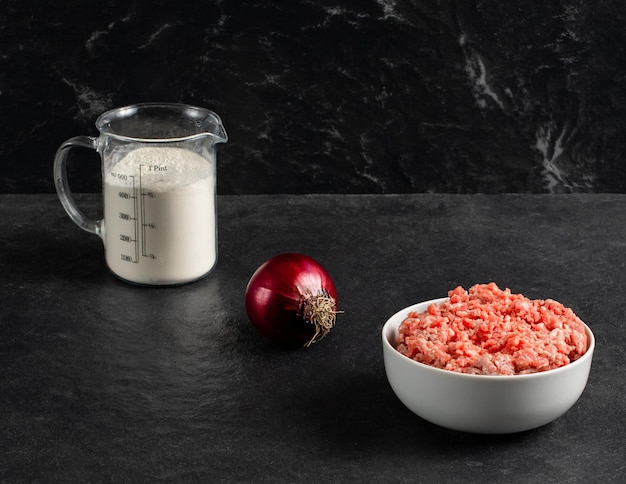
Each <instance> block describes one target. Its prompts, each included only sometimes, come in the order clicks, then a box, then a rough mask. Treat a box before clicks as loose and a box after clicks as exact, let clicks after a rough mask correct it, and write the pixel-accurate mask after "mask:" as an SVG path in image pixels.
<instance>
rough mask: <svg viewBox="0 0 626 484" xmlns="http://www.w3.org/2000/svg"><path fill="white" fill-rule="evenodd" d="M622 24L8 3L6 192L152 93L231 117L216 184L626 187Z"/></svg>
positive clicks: (254, 7)
mask: <svg viewBox="0 0 626 484" xmlns="http://www.w3.org/2000/svg"><path fill="white" fill-rule="evenodd" d="M624 25H626V4H624V2H622V1H621V0H608V1H598V2H595V1H594V2H589V1H585V0H547V1H541V2H537V1H530V0H521V1H517V2H500V1H495V0H493V1H478V2H472V1H464V0H457V1H455V0H441V1H425V0H345V1H337V0H282V1H281V0H230V1H228V0H222V1H220V0H209V1H194V2H181V1H177V2H165V1H148V0H104V1H100V2H91V1H84V0H71V1H68V0H64V1H61V0H60V1H58V2H43V1H35V0H0V166H1V172H2V176H1V177H0V192H1V193H24V192H52V191H54V187H53V182H52V174H51V170H52V160H53V157H54V152H55V150H56V148H57V147H58V145H59V144H60V143H61V142H63V141H64V140H65V139H67V138H69V137H71V136H75V135H79V134H86V135H96V134H97V132H96V130H95V127H94V124H93V123H94V121H95V118H96V117H97V116H98V114H100V113H101V112H103V111H105V110H107V109H110V108H113V107H117V106H121V105H125V104H130V103H136V102H143V101H168V102H185V103H190V104H197V105H200V106H204V107H207V108H209V109H212V110H214V111H216V112H217V113H218V114H220V115H221V116H222V118H223V120H224V124H225V126H226V129H227V131H228V134H229V136H230V141H229V143H228V144H227V145H221V146H220V148H219V160H218V173H219V181H218V185H219V193H222V194H239V193H310V192H315V193H400V192H451V193H477V192H479V193H496V192H535V193H544V192H580V191H585V192H626V164H625V163H624V157H625V155H626V145H625V142H624V135H623V133H622V126H623V125H624V124H625V121H626V102H625V99H626V51H625V47H624V45H625V40H626V29H625V28H624ZM74 158H80V159H75V160H73V163H72V164H73V168H72V172H71V177H72V185H73V187H74V190H75V191H98V190H99V184H100V181H99V174H98V161H97V157H96V155H95V153H89V152H87V153H82V152H81V153H80V154H79V155H78V156H76V157H74Z"/></svg>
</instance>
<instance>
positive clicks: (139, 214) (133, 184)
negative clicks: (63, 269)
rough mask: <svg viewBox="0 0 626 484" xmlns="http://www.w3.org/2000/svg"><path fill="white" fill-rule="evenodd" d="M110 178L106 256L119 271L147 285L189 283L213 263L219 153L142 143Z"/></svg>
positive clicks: (107, 176)
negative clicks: (209, 155)
mask: <svg viewBox="0 0 626 484" xmlns="http://www.w3.org/2000/svg"><path fill="white" fill-rule="evenodd" d="M103 178H104V247H105V256H106V262H107V265H108V266H109V268H110V269H111V270H112V271H113V272H114V273H115V274H117V275H118V276H119V277H121V278H123V279H126V280H128V281H132V282H137V283H140V284H181V283H184V282H189V281H193V280H195V279H198V278H200V277H202V276H203V275H205V274H206V273H207V272H209V271H210V270H211V269H212V268H213V266H214V265H215V261H216V257H217V246H216V226H215V222H216V221H215V215H216V212H215V160H214V159H205V158H203V157H202V156H200V155H198V154H196V153H194V152H192V151H189V150H187V149H183V148H174V147H142V148H137V149H135V150H133V151H131V152H129V153H128V154H127V155H125V156H124V157H123V158H122V159H121V160H120V161H119V162H118V163H117V164H115V165H114V166H113V167H111V168H110V169H108V171H107V172H106V173H104V175H103Z"/></svg>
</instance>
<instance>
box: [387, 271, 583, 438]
mask: <svg viewBox="0 0 626 484" xmlns="http://www.w3.org/2000/svg"><path fill="white" fill-rule="evenodd" d="M381 333H382V334H381V336H382V346H383V359H384V365H385V373H386V375H387V380H388V381H389V385H390V386H391V389H392V390H393V392H394V393H395V394H396V396H397V397H398V399H399V400H400V401H401V402H402V403H403V404H404V405H405V406H406V407H407V408H408V409H409V410H411V411H412V412H413V413H415V414H416V415H418V416H419V417H422V418H424V419H425V420H428V421H430V422H432V423H434V424H437V425H441V426H443V427H447V428H450V429H454V430H460V431H464V432H473V433H488V434H503V433H513V432H522V431H525V430H530V429H533V428H536V427H540V426H542V425H546V424H548V423H549V422H552V421H553V420H555V419H557V418H559V417H560V416H562V415H563V414H564V413H566V412H567V410H569V409H570V408H571V407H572V406H573V405H574V404H575V403H576V402H577V401H578V399H579V397H580V396H581V395H582V393H583V390H584V389H585V386H586V385H587V380H588V377H589V374H590V370H591V362H592V358H593V353H594V349H595V339H594V336H593V332H592V331H591V329H590V328H589V327H588V326H587V325H586V324H585V323H583V322H582V321H581V320H580V319H579V318H578V317H577V316H576V315H574V313H573V312H572V311H571V310H570V309H567V308H565V307H563V305H562V304H559V303H558V302H556V301H553V300H550V299H545V300H537V301H531V300H529V299H527V298H525V297H524V296H521V295H519V294H512V293H511V291H509V290H508V289H505V290H501V289H499V288H498V286H497V285H496V284H494V283H490V284H480V285H477V286H473V287H472V288H470V289H469V290H467V291H465V290H464V289H463V288H456V289H453V290H452V291H450V292H449V293H448V297H444V298H439V299H433V300H430V301H423V302H419V303H416V304H413V305H411V306H409V307H406V308H404V309H402V310H400V311H397V312H396V313H395V314H394V315H392V316H391V317H390V318H389V319H388V320H387V321H386V322H385V324H384V325H383V327H382V332H381ZM405 353H406V354H405Z"/></svg>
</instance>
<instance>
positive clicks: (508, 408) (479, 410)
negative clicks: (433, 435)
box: [382, 298, 595, 434]
mask: <svg viewBox="0 0 626 484" xmlns="http://www.w3.org/2000/svg"><path fill="white" fill-rule="evenodd" d="M445 300H446V298H441V299H433V300H431V301H425V302H422V303H419V304H415V305H413V306H409V307H407V308H405V309H402V310H401V311H398V312H397V313H396V314H394V315H393V316H392V317H391V318H389V320H388V321H387V322H386V323H385V325H384V326H383V330H382V340H383V357H384V362H385V371H386V372H387V379H388V380H389V384H390V385H391V388H392V389H393V391H394V392H395V394H396V395H397V396H398V398H399V399H400V401H401V402H402V403H403V404H404V405H405V406H406V407H407V408H409V410H411V411H412V412H414V413H415V414H417V415H419V416H420V417H422V418H424V419H425V420H428V421H430V422H432V423H434V424H437V425H440V426H442V427H447V428H450V429H454V430H460V431H464V432H472V433H481V434H507V433H513V432H521V431H524V430H530V429H533V428H536V427H540V426H542V425H545V424H547V423H549V422H552V421H553V420H555V419H556V418H558V417H560V416H561V415H563V414H564V413H565V412H566V411H567V410H569V409H570V408H571V407H572V405H574V403H576V401H577V400H578V398H579V397H580V395H581V394H582V392H583V390H584V388H585V385H586V384H587V378H588V377H589V371H590V369H591V359H592V357H593V350H594V348H595V339H594V336H593V333H592V332H591V330H590V329H589V327H587V326H586V325H585V329H586V331H587V337H588V341H589V346H588V349H587V352H586V353H585V354H584V355H583V356H582V357H581V358H579V359H578V360H576V361H574V362H573V363H570V364H568V365H565V366H562V367H560V368H557V369H554V370H548V371H544V372H540V373H532V374H528V375H511V376H504V375H469V374H463V373H458V372H453V371H449V370H441V369H439V368H434V367H431V366H428V365H425V364H423V363H418V362H417V361H414V360H412V359H410V358H408V357H406V356H404V355H403V354H401V353H399V352H398V351H397V350H396V348H395V347H396V339H397V334H398V328H399V326H400V324H401V323H402V321H403V320H404V319H405V318H406V316H407V314H408V313H409V312H411V311H417V312H422V311H425V310H426V308H428V306H429V305H430V304H431V303H439V302H441V301H445Z"/></svg>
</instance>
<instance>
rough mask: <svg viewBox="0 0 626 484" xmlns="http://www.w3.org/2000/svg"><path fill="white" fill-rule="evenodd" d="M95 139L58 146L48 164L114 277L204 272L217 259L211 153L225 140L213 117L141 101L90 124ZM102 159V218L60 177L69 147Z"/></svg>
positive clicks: (152, 281) (148, 279)
mask: <svg viewBox="0 0 626 484" xmlns="http://www.w3.org/2000/svg"><path fill="white" fill-rule="evenodd" d="M96 127H97V128H98V130H99V132H100V136H99V137H97V138H95V137H89V136H76V137H74V138H70V139H69V140H67V141H65V142H64V143H63V144H62V145H61V146H60V147H59V149H58V150H57V152H56V156H55V159H54V182H55V186H56V190H57V194H58V196H59V199H60V200H61V203H62V205H63V207H64V208H65V211H66V212H67V213H68V215H69V216H70V218H71V219H72V221H74V223H76V225H78V226H79V227H80V228H82V229H83V230H85V231H87V232H90V233H93V234H96V235H98V236H99V237H100V238H101V239H102V242H103V244H104V252H105V259H106V263H107V266H108V267H109V269H110V270H111V271H112V272H113V273H114V274H115V275H116V276H118V277H119V278H121V279H123V280H126V281H129V282H133V283H137V284H147V285H175V284H184V283H187V282H191V281H195V280H197V279H200V278H202V277H204V276H205V275H206V274H208V273H209V272H210V271H211V269H213V267H214V266H215V263H216V261H217V225H216V219H217V210H216V167H215V164H216V152H215V145H216V144H218V143H225V142H226V141H227V140H228V136H227V134H226V131H225V129H224V126H223V124H222V121H221V119H220V117H219V116H218V115H217V114H215V113H214V112H212V111H209V110H207V109H204V108H200V107H195V106H188V105H185V104H169V103H165V104H163V103H160V104H157V103H145V104H135V105H131V106H126V107H122V108H117V109H113V110H111V111H107V112H106V113H104V114H102V115H101V116H100V117H98V119H97V120H96ZM75 147H83V148H91V149H94V150H96V151H97V152H98V153H99V154H100V158H101V160H102V164H101V166H102V191H103V203H104V216H103V218H102V219H101V220H93V219H90V218H88V217H87V216H85V215H84V214H83V213H82V212H81V210H80V209H79V208H78V206H77V205H76V202H75V200H74V198H73V197H72V192H71V190H70V187H69V183H68V179H67V158H68V153H69V150H70V149H72V148H75Z"/></svg>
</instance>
